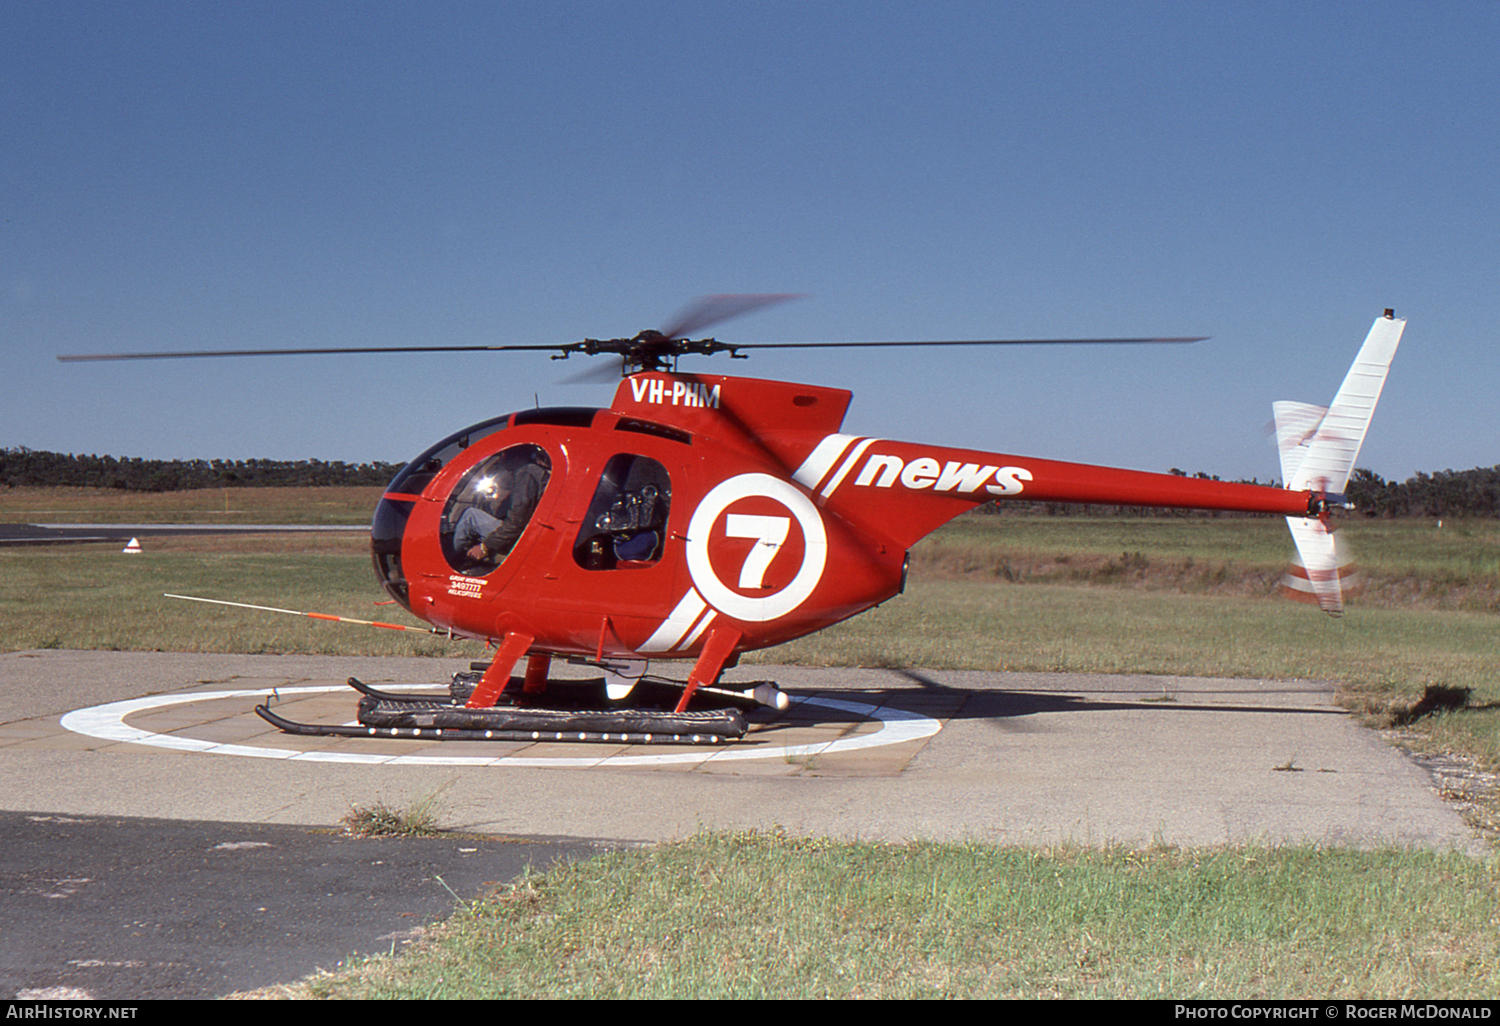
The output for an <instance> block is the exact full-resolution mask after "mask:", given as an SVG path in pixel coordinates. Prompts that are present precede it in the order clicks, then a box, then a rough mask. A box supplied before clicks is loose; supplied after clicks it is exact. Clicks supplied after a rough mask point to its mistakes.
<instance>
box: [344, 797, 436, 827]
mask: <svg viewBox="0 0 1500 1026" xmlns="http://www.w3.org/2000/svg"><path fill="white" fill-rule="evenodd" d="M441 820H442V805H441V802H440V800H439V795H438V794H430V795H428V796H427V797H425V798H421V799H418V800H417V801H414V802H411V803H410V804H407V805H403V806H395V805H390V804H387V803H386V802H385V801H383V800H381V801H376V802H374V803H373V804H371V805H356V806H355V807H354V808H352V809H350V810H349V812H348V813H347V814H346V815H345V816H344V818H343V820H342V823H343V827H344V833H346V834H348V835H349V836H350V837H436V836H437V835H438V834H440V833H442V832H443V831H442V826H441Z"/></svg>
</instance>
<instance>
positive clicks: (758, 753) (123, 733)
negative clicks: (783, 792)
mask: <svg viewBox="0 0 1500 1026" xmlns="http://www.w3.org/2000/svg"><path fill="white" fill-rule="evenodd" d="M275 691H276V694H278V695H307V694H316V693H320V692H323V693H327V692H336V691H348V687H347V686H346V685H342V684H336V685H318V686H307V687H293V688H277V689H275ZM265 697H266V689H265V688H255V689H252V690H243V691H195V692H190V693H188V694H178V695H151V696H149V697H147V698H132V699H128V700H126V701H123V702H110V703H109V704H108V705H96V706H91V707H89V708H87V709H77V710H75V711H73V712H70V713H68V714H67V715H66V716H64V717H63V718H62V726H63V727H64V728H65V729H67V730H71V731H72V732H73V733H75V734H83V735H85V736H86V737H95V738H99V739H100V740H102V741H126V742H129V743H131V744H137V745H150V746H152V747H154V748H167V749H171V750H173V751H178V752H200V753H202V754H205V755H238V756H240V757H241V758H248V759H287V760H291V761H296V762H338V763H355V764H359V765H367V766H376V765H380V766H495V767H500V768H504V767H507V766H515V767H518V768H519V767H529V768H535V767H539V766H540V767H580V768H586V767H593V766H670V765H684V764H696V763H705V762H709V761H713V762H725V761H736V760H741V759H782V758H788V757H797V758H804V757H811V756H814V755H831V754H834V753H836V752H854V751H860V750H863V749H867V748H882V747H884V746H886V745H895V744H900V743H901V742H903V741H917V740H921V739H922V738H926V737H931V736H932V735H934V734H936V733H937V732H938V731H939V730H941V729H942V726H943V725H942V724H941V723H940V722H938V721H937V720H935V719H933V718H932V717H930V716H923V715H922V714H920V713H914V712H906V711H905V710H902V709H889V708H886V707H884V706H875V705H870V704H868V703H865V702H846V701H844V700H843V699H839V698H793V699H792V701H793V703H794V704H796V703H804V702H805V703H806V704H808V705H815V706H822V707H824V708H827V709H836V710H838V711H839V712H847V713H854V714H856V715H860V716H867V717H869V718H870V719H872V720H875V721H876V722H878V723H879V724H880V729H879V730H876V731H874V732H872V733H869V734H860V735H856V736H854V737H846V738H839V739H838V740H836V741H827V742H820V743H817V744H810V745H777V746H776V747H774V748H758V749H755V750H753V751H751V750H749V749H743V748H739V749H737V748H735V747H734V742H732V741H731V742H726V746H727V747H723V748H705V749H702V750H701V751H692V752H671V753H663V754H660V755H629V754H619V753H611V754H608V755H600V756H598V757H590V756H582V757H580V756H573V757H567V758H556V759H548V758H536V757H532V756H487V755H376V754H373V753H367V752H330V751H310V752H302V751H297V750H295V749H290V748H265V747H261V746H259V745H236V744H222V743H220V742H216V741H204V740H202V739H201V738H195V737H185V736H182V735H178V734H159V733H157V732H155V731H150V730H142V729H140V728H139V727H132V726H130V725H129V724H127V723H126V722H125V720H126V718H127V717H129V716H134V715H136V714H138V713H142V712H146V711H148V710H155V709H165V708H167V707H169V706H174V705H190V704H192V703H194V702H215V701H219V700H220V699H225V698H265ZM349 740H355V741H357V740H360V739H358V738H351V739H349ZM380 740H390V739H388V738H381V739H380ZM403 740H405V739H403ZM543 743H545V742H543Z"/></svg>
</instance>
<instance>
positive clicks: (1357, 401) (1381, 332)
mask: <svg viewBox="0 0 1500 1026" xmlns="http://www.w3.org/2000/svg"><path fill="white" fill-rule="evenodd" d="M1405 328H1406V321H1405V320H1398V319H1397V318H1396V316H1395V314H1394V312H1393V311H1391V310H1387V311H1386V312H1385V316H1383V317H1378V318H1376V320H1375V324H1374V326H1373V327H1371V328H1370V334H1369V335H1367V336H1366V337H1365V344H1364V345H1362V346H1360V349H1359V355H1358V356H1356V357H1355V358H1354V366H1352V367H1350V368H1349V373H1348V375H1347V376H1346V377H1345V378H1344V383H1343V385H1342V386H1340V388H1339V391H1338V395H1336V396H1334V397H1333V403H1332V404H1331V405H1330V406H1329V407H1328V412H1327V413H1326V414H1324V415H1323V417H1322V418H1321V420H1319V421H1318V423H1317V424H1316V426H1314V427H1311V429H1310V430H1309V431H1308V433H1307V434H1306V436H1305V437H1304V438H1303V439H1302V440H1301V441H1300V442H1298V443H1297V444H1296V445H1294V446H1292V447H1291V451H1290V452H1288V450H1287V449H1286V448H1283V449H1282V457H1281V461H1282V467H1283V468H1285V467H1286V466H1287V465H1288V458H1289V457H1290V460H1291V466H1293V467H1295V468H1296V472H1295V473H1294V474H1291V475H1288V476H1287V478H1286V480H1285V482H1284V483H1285V485H1286V487H1287V488H1291V489H1293V490H1295V491H1301V490H1303V489H1312V490H1314V491H1324V492H1330V493H1334V494H1343V491H1344V486H1345V485H1347V484H1348V483H1349V475H1350V474H1352V473H1354V461H1355V460H1356V459H1358V458H1359V449H1360V446H1362V445H1363V444H1364V441H1365V432H1366V431H1367V430H1368V429H1369V427H1370V417H1371V416H1372V415H1373V414H1374V413H1375V404H1376V403H1377V402H1379V401H1380V390H1381V389H1382V388H1384V387H1385V376H1386V373H1387V372H1388V371H1389V370H1390V367H1391V359H1392V357H1394V356H1395V355H1396V346H1397V345H1399V344H1400V342H1401V332H1402V331H1403V330H1405ZM1277 405H1278V406H1290V407H1296V408H1298V409H1299V410H1300V413H1299V414H1297V415H1296V416H1294V418H1293V419H1296V417H1298V416H1300V417H1302V418H1306V417H1307V416H1309V414H1308V411H1309V410H1311V409H1316V407H1306V406H1302V405H1301V404H1277ZM1277 412H1278V421H1277V438H1278V441H1280V440H1281V437H1280V436H1281V422H1280V415H1281V414H1282V411H1281V410H1278V411H1277Z"/></svg>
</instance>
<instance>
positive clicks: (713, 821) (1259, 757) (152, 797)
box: [0, 650, 1482, 999]
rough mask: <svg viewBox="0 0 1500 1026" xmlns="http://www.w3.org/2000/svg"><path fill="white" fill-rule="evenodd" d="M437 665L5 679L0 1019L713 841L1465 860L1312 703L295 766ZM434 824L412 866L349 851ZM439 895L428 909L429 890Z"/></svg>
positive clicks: (242, 662)
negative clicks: (705, 836)
mask: <svg viewBox="0 0 1500 1026" xmlns="http://www.w3.org/2000/svg"><path fill="white" fill-rule="evenodd" d="M462 668H463V666H462V665H458V664H456V663H455V662H454V661H451V660H428V659H389V658H379V659H370V658H351V657H315V656H236V655H227V656H226V655H181V654H177V655H174V654H162V653H135V652H69V651H56V650H42V651H26V652H10V653H4V654H0V774H3V779H4V780H5V781H6V787H5V788H4V789H0V831H3V833H4V836H5V838H6V844H5V845H4V846H0V883H3V886H0V899H3V905H4V907H5V908H6V909H7V915H6V916H5V917H4V918H5V924H4V925H3V926H0V996H4V997H12V996H23V997H26V996H29V997H43V998H45V997H53V998H62V999H67V998H74V999H77V998H96V999H129V998H141V997H148V996H149V997H213V996H220V995H223V994H225V993H228V992H230V991H233V990H236V989H240V988H247V987H257V986H265V985H268V984H272V983H276V982H281V981H289V980H293V979H296V978H298V977H301V976H304V975H306V974H308V973H311V972H313V971H315V970H316V969H318V968H330V967H332V966H333V965H334V964H335V963H337V962H338V961H339V960H340V959H342V958H344V957H345V956H346V955H348V954H350V953H373V952H376V951H382V952H383V951H386V950H387V949H388V948H390V949H393V948H394V947H396V946H399V944H400V943H402V942H404V940H405V939H407V938H409V937H410V936H412V935H413V932H414V930H415V928H416V927H419V926H420V925H421V924H422V923H424V922H427V921H430V920H432V919H434V918H437V917H440V916H442V915H444V914H446V912H447V911H449V910H451V908H452V901H453V897H454V895H457V896H458V897H459V898H461V899H463V900H469V899H471V898H473V897H475V896H477V895H478V894H480V893H482V892H483V890H484V889H485V888H486V887H488V886H492V885H494V884H496V883H503V882H504V881H506V880H508V879H511V878H513V877H514V876H515V875H516V874H517V873H519V872H520V871H521V870H522V869H523V868H524V867H525V866H527V865H535V866H545V865H547V864H549V863H550V862H552V861H553V860H555V859H558V858H573V857H579V856H585V855H588V854H590V853H592V852H596V851H600V850H604V849H608V848H611V847H617V846H621V845H636V844H649V843H653V842H657V841H666V840H671V839H674V838H681V837H685V836H689V835H691V834H693V833H694V832H696V831H699V830H705V829H717V830H730V829H734V830H740V829H762V830H770V829H781V830H785V831H788V832H791V833H796V834H808V835H826V836H833V837H840V838H859V839H865V840H884V841H907V840H914V839H931V840H966V841H967V840H977V841H986V842H993V843H1001V844H1023V845H1052V844H1057V843H1062V842H1072V843H1079V844H1126V845H1148V844H1172V845H1183V846H1192V845H1217V844H1224V843H1272V844H1274V843H1304V842H1306V843H1317V844H1335V845H1391V844H1395V845H1419V846H1429V847H1438V848H1457V849H1462V850H1470V851H1475V852H1478V851H1481V850H1482V844H1481V842H1479V841H1478V840H1477V839H1476V838H1475V837H1474V836H1473V835H1472V834H1471V832H1470V831H1469V830H1468V828H1466V827H1465V825H1464V824H1463V822H1462V821H1461V819H1460V818H1459V816H1458V815H1457V813H1455V812H1454V811H1453V810H1452V809H1450V808H1448V807H1447V806H1445V805H1444V804H1443V802H1442V801H1441V800H1440V799H1439V798H1438V796H1437V793H1436V789H1435V788H1434V786H1433V783H1432V781H1431V779H1430V778H1429V776H1428V775H1427V773H1426V772H1424V771H1423V770H1422V769H1421V768H1420V767H1418V766H1417V765H1416V764H1415V763H1414V762H1413V761H1411V760H1410V759H1408V758H1407V757H1406V756H1404V755H1403V754H1402V753H1401V752H1400V751H1398V750H1397V749H1395V748H1393V747H1391V746H1389V745H1387V744H1386V743H1385V742H1384V741H1383V740H1381V738H1380V737H1379V736H1377V735H1376V734H1374V733H1372V732H1370V731H1367V730H1364V729H1362V728H1360V727H1359V726H1357V725H1356V724H1355V723H1353V722H1352V721H1351V720H1350V718H1349V717H1348V716H1347V715H1346V714H1344V713H1343V712H1342V711H1341V710H1339V709H1338V708H1337V707H1335V706H1334V705H1333V702H1332V693H1331V689H1329V688H1328V687H1327V686H1325V685H1322V684H1318V683H1313V682H1305V681H1290V682H1288V681H1244V680H1206V679H1198V678H1160V677H1122V676H1081V675H1062V674H1002V673H966V672H935V671H934V672H930V671H915V670H912V671H908V670H889V669H810V668H805V667H765V666H754V667H743V668H741V669H738V670H735V671H732V672H733V674H734V675H736V676H739V677H743V678H744V679H761V678H770V679H774V680H777V681H779V682H780V683H781V685H782V686H783V687H784V688H785V689H787V690H788V691H789V692H790V693H791V694H792V695H793V696H794V698H795V699H797V701H795V702H794V704H793V706H792V707H791V709H789V710H788V711H787V712H786V713H785V714H781V715H769V714H761V715H757V716H756V717H755V719H754V722H753V723H752V729H751V731H750V733H749V735H748V736H747V737H746V739H745V740H743V741H740V742H736V743H735V744H734V745H732V746H727V747H723V748H707V749H705V748H677V749H674V748H666V749H661V748H657V747H655V746H652V747H651V748H649V749H639V748H630V747H628V746H624V745H618V744H605V745H597V744H591V745H582V744H567V743H535V744H526V743H513V742H442V741H425V740H423V741H406V740H401V741H396V740H389V739H374V738H333V737H315V738H296V737H291V736H289V735H284V734H281V733H280V732H278V731H276V730H274V729H273V728H271V727H270V726H269V725H268V724H266V723H265V722H263V721H262V720H261V719H260V718H259V717H257V716H255V715H254V714H253V712H252V709H253V707H254V705H255V704H257V703H258V702H260V701H263V700H265V698H266V696H267V695H272V694H274V695H275V698H274V699H273V701H274V702H276V704H277V707H278V708H280V709H284V710H285V711H286V712H287V714H288V715H291V716H292V717H293V718H296V719H302V720H315V719H325V720H330V721H332V722H340V721H343V720H352V719H353V717H354V714H355V706H356V698H357V696H356V694H355V692H354V691H352V690H351V689H349V688H348V687H347V686H345V684H344V682H345V680H346V679H347V678H348V677H350V676H357V677H359V678H360V679H361V680H364V681H366V682H367V683H370V684H374V685H376V686H378V687H384V688H393V689H401V688H409V687H413V686H416V685H419V684H428V683H437V682H441V681H445V680H446V679H447V678H448V676H449V675H450V674H451V672H452V671H454V670H457V669H462ZM426 798H433V799H434V800H435V801H436V802H437V803H438V805H439V808H440V809H441V810H442V824H443V826H444V827H446V828H448V829H449V830H450V831H453V833H452V834H450V835H449V836H448V837H445V838H442V839H438V840H434V841H391V840H371V841H351V840H349V839H347V838H343V837H341V836H339V834H338V832H337V830H336V829H333V828H335V827H336V826H337V824H338V823H339V821H340V820H341V819H342V817H343V816H344V815H345V814H346V813H348V812H349V811H350V809H351V808H353V807H354V806H369V805H372V804H374V803H376V802H383V803H385V804H386V805H389V806H392V807H398V808H399V807H402V806H406V805H409V804H411V803H414V802H417V801H420V800H422V799H426ZM439 885H441V886H439Z"/></svg>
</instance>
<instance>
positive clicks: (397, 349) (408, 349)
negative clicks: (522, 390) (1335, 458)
mask: <svg viewBox="0 0 1500 1026" xmlns="http://www.w3.org/2000/svg"><path fill="white" fill-rule="evenodd" d="M565 348H567V347H566V346H561V345H519V346H353V347H347V348H332V349H205V350H200V351H197V352H184V353H90V354H85V355H77V356H59V357H58V359H59V360H61V361H62V362H63V363H80V362H82V361H85V360H181V359H188V358H191V357H197V356H326V355H329V354H338V353H483V352H498V351H500V350H535V351H548V350H550V351H552V352H557V351H560V350H563V349H565Z"/></svg>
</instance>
